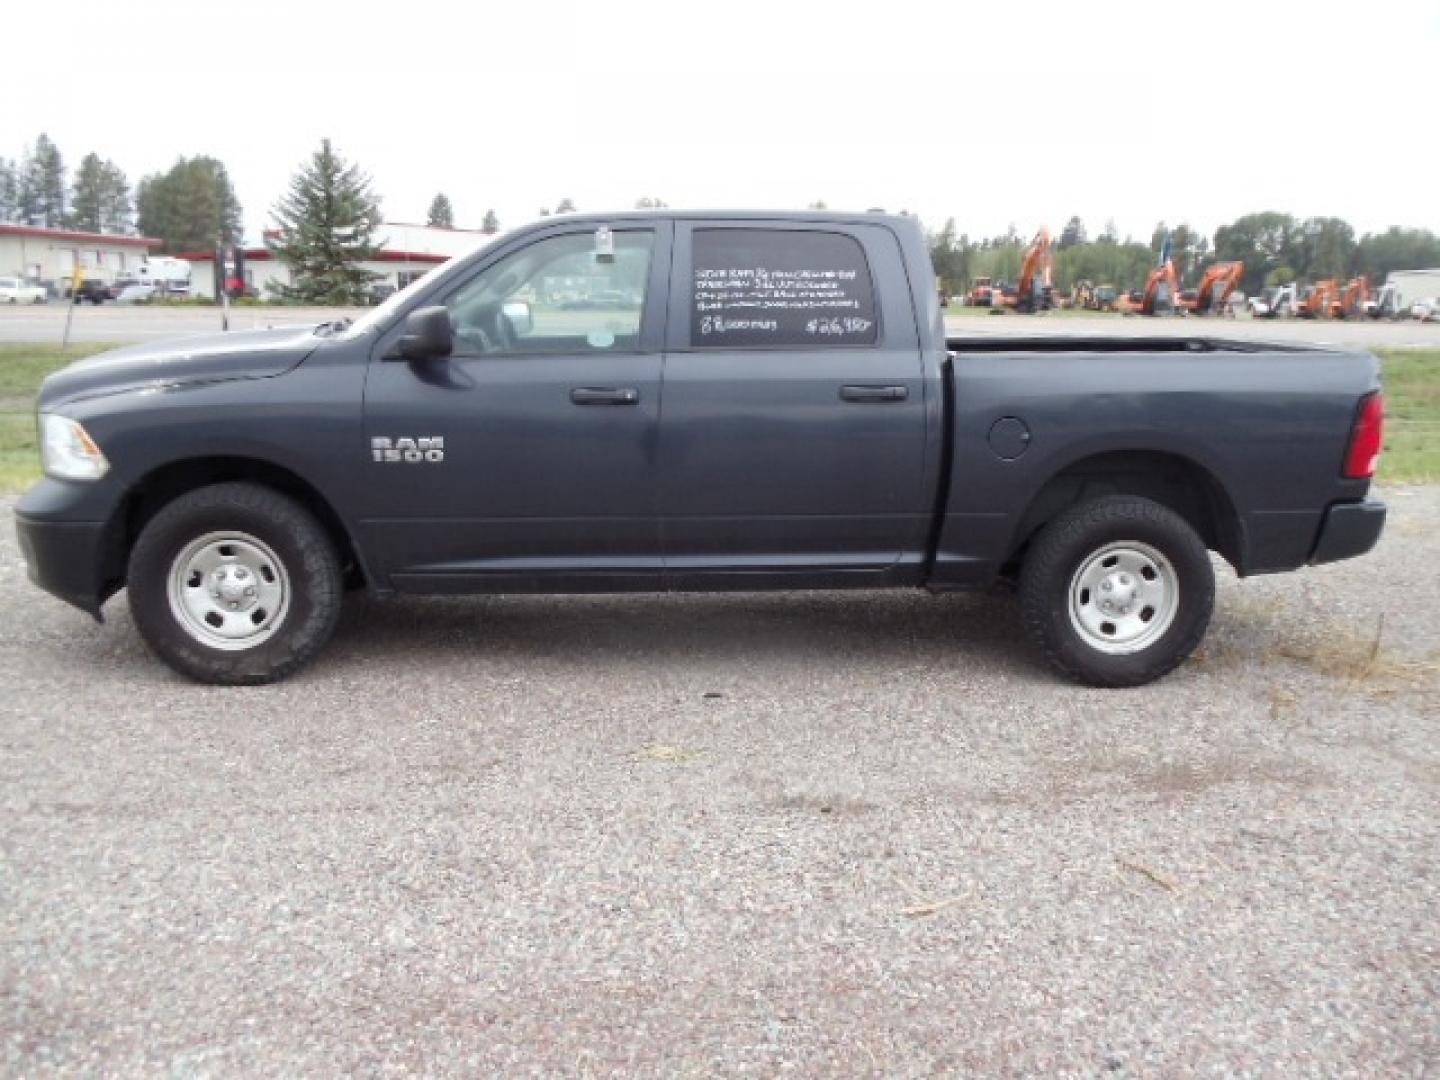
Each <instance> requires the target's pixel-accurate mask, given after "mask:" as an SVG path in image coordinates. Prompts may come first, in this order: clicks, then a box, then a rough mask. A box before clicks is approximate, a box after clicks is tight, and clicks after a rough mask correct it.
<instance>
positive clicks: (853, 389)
mask: <svg viewBox="0 0 1440 1080" xmlns="http://www.w3.org/2000/svg"><path fill="white" fill-rule="evenodd" d="M909 396H910V391H909V390H908V389H907V388H905V387H903V386H842V387H840V400H841V401H856V402H880V401H904V400H905V399H906V398H908V397H909Z"/></svg>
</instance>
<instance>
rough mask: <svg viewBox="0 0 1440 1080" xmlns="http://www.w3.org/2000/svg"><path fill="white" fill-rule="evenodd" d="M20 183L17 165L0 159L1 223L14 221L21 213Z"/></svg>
mask: <svg viewBox="0 0 1440 1080" xmlns="http://www.w3.org/2000/svg"><path fill="white" fill-rule="evenodd" d="M19 202H20V183H19V180H18V178H17V177H16V175H15V163H14V162H12V161H7V160H6V159H5V158H0V221H14V220H15V217H16V215H17V214H18V213H19V212H20V206H19Z"/></svg>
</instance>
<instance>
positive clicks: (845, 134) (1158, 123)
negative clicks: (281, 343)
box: [0, 0, 1440, 240]
mask: <svg viewBox="0 0 1440 1080" xmlns="http://www.w3.org/2000/svg"><path fill="white" fill-rule="evenodd" d="M63 8H64V12H65V15H64V18H63V20H61V21H60V22H57V21H56V19H54V18H52V17H51V16H50V14H49V13H48V9H45V8H43V7H36V6H35V5H34V4H21V5H20V6H19V7H18V8H17V9H16V10H15V11H13V12H11V13H10V15H9V17H7V19H6V20H5V22H6V29H5V33H4V38H5V41H4V42H3V43H0V72H3V75H4V78H3V83H4V100H5V102H6V105H5V106H4V107H3V109H0V154H3V155H4V156H6V157H17V156H19V154H20V152H21V150H22V149H23V147H24V145H25V144H26V143H28V142H29V141H30V140H32V139H33V138H34V136H35V135H36V133H37V132H39V131H41V130H44V131H47V132H48V133H49V134H50V136H51V138H53V139H55V140H56V142H57V143H58V144H59V146H60V149H61V151H62V152H63V153H64V155H65V158H66V162H67V164H68V165H70V166H71V167H72V168H73V166H74V165H75V164H76V163H78V161H79V159H80V158H81V157H82V156H83V155H84V154H85V153H86V152H88V151H90V150H94V151H96V152H97V153H99V154H100V155H101V156H102V157H111V158H113V159H114V160H115V161H116V162H117V163H118V164H119V165H120V166H121V167H122V168H123V169H124V170H125V171H126V172H127V173H128V174H129V176H130V179H131V181H132V183H133V182H135V181H137V180H138V179H139V178H140V176H141V175H143V174H145V173H147V172H151V171H155V170H159V169H162V168H165V167H167V166H168V165H170V164H171V163H172V162H173V161H174V159H175V157H176V156H177V155H180V154H185V155H191V154H198V153H206V154H211V155H214V156H215V157H218V158H220V159H221V160H222V161H224V162H225V164H226V166H227V167H228V168H229V170H230V173H231V176H232V178H233V179H234V182H235V185H236V188H237V191H238V194H239V197H240V200H241V202H242V203H243V204H244V207H245V219H246V229H247V233H248V234H250V235H252V237H253V236H257V235H258V233H259V230H260V229H261V228H262V227H264V226H265V225H266V224H268V217H269V209H270V207H271V206H272V204H273V203H274V202H275V200H276V199H277V198H278V197H279V195H280V194H281V193H282V191H283V190H284V188H285V185H286V184H287V182H288V179H289V177H290V175H291V173H292V172H293V171H294V170H295V168H296V167H297V166H298V165H299V164H300V163H301V162H302V161H303V160H304V159H305V158H306V157H307V156H308V154H309V153H310V152H311V151H312V150H313V149H314V148H315V146H316V145H317V144H318V142H319V139H320V138H321V136H322V135H329V136H330V137H331V138H332V139H333V140H334V141H335V144H336V146H337V148H338V149H339V150H340V151H341V153H343V154H344V155H345V156H346V157H348V158H349V159H350V160H352V161H355V162H357V163H359V164H360V165H361V166H362V167H363V168H364V169H366V170H367V171H368V172H369V173H370V174H371V175H372V177H373V178H374V181H375V187H376V190H377V192H378V193H379V194H380V195H381V197H382V200H383V201H382V207H383V210H384V212H385V215H386V217H387V218H389V219H391V220H394V221H420V220H423V219H424V214H425V210H426V208H427V206H428V204H429V201H430V198H431V197H432V196H433V195H434V194H435V192H436V191H441V190H443V191H445V192H446V193H447V194H448V195H449V196H450V198H451V199H452V201H453V202H454V204H455V210H456V224H457V225H461V226H467V227H474V226H478V225H479V223H480V219H481V216H482V215H483V214H484V211H485V209H486V208H487V207H494V208H495V209H496V211H497V212H498V213H499V215H500V218H501V222H502V224H503V225H505V226H506V227H507V228H508V227H510V226H514V225H518V224H521V223H522V222H524V221H527V220H530V219H531V218H533V217H534V216H535V215H536V214H537V212H538V210H539V208H540V207H541V206H549V207H553V206H554V205H555V204H556V203H557V202H559V201H560V199H562V198H564V197H566V196H568V197H570V198H572V199H574V200H575V202H576V203H577V204H578V206H579V207H580V209H582V210H596V209H612V208H620V209H625V208H629V207H631V206H632V205H633V203H634V201H635V199H636V198H638V197H639V196H641V195H658V196H660V197H662V198H664V199H665V200H666V201H667V202H668V203H669V204H670V205H672V206H696V207H699V206H710V207H782V208H783V207H801V206H804V205H805V204H807V203H809V202H811V201H813V200H815V199H824V200H825V201H826V203H827V204H828V205H829V206H831V207H832V208H850V209H864V208H868V207H872V206H880V207H885V208H886V209H889V210H899V209H902V208H904V209H909V210H911V211H914V212H918V213H919V214H920V215H921V216H922V217H923V218H924V219H925V221H926V223H927V224H929V225H939V224H941V223H942V222H943V220H944V219H945V218H946V217H950V216H953V217H955V218H956V221H957V225H958V227H959V229H960V230H961V231H963V232H969V233H970V234H971V235H972V236H979V235H988V234H993V233H999V232H1003V231H1004V230H1005V228H1006V227H1007V226H1008V225H1009V224H1010V223H1012V222H1013V223H1014V224H1015V226H1016V228H1017V229H1018V230H1019V231H1020V232H1021V233H1022V234H1024V235H1027V236H1028V235H1029V234H1031V233H1033V232H1034V230H1035V229H1036V227H1037V226H1039V225H1041V224H1047V225H1049V227H1050V228H1051V229H1052V230H1057V231H1058V230H1059V228H1060V227H1061V226H1062V225H1063V224H1064V222H1065V221H1066V219H1067V218H1068V217H1069V216H1070V215H1071V214H1077V213H1078V214H1079V215H1081V217H1082V218H1084V220H1085V222H1086V225H1087V226H1088V228H1089V230H1090V232H1091V234H1092V235H1094V234H1095V233H1098V232H1099V231H1100V229H1101V227H1102V226H1103V224H1104V222H1105V220H1106V219H1107V218H1113V219H1114V220H1115V221H1116V222H1117V224H1118V225H1119V228H1120V231H1121V233H1122V235H1123V234H1125V233H1133V234H1134V235H1135V236H1136V237H1137V238H1143V239H1147V240H1148V238H1149V234H1150V230H1151V228H1152V227H1153V225H1154V224H1155V222H1156V221H1158V220H1161V219H1163V220H1166V221H1168V222H1169V223H1171V224H1172V225H1173V224H1176V223H1178V222H1180V221H1181V220H1188V221H1189V222H1190V224H1191V225H1192V226H1193V227H1196V228H1199V229H1201V230H1204V231H1206V232H1210V231H1212V230H1213V229H1214V228H1215V226H1216V225H1218V224H1223V223H1224V222H1226V221H1229V220H1230V219H1232V218H1234V217H1236V216H1238V215H1239V214H1242V213H1246V212H1248V211H1252V210H1263V209H1278V210H1284V211H1288V212H1291V213H1294V214H1297V215H1300V216H1309V215H1312V214H1335V215H1338V216H1341V217H1344V218H1347V219H1348V220H1350V221H1351V222H1352V223H1353V224H1354V225H1355V226H1356V228H1357V229H1358V230H1360V231H1362V232H1363V231H1368V230H1375V229H1382V228H1385V227H1387V226H1389V225H1391V224H1398V225H1410V226H1424V227H1428V228H1431V229H1436V230H1437V231H1440V198H1437V192H1440V183H1437V169H1436V166H1437V164H1440V125H1437V120H1440V109H1437V105H1440V100H1437V99H1440V93H1437V90H1440V63H1437V62H1440V2H1437V0H1372V2H1370V3H1367V4H1363V5H1357V4H1354V3H1328V2H1312V3H1309V4H1295V3H1278V4H1277V3H1246V2H1230V0H1218V2H1210V3H1154V2H1153V0H1151V2H1147V0H1129V2H1121V3H1117V4H1103V3H1102V4H1094V3H1084V2H1075V0H1065V2H1063V3H1052V2H1049V0H1018V2H1015V0H1010V2H1006V0H1001V2H999V3H994V2H990V3H985V4H970V3H964V2H959V3H957V2H954V0H951V2H949V3H938V2H937V3H924V4H920V3H912V2H910V0H887V2H884V3H874V4H860V3H856V2H854V0H848V2H842V0H832V2H829V3H808V2H792V0H766V2H763V3H755V2H751V0H722V2H709V3H698V2H687V0H665V2H650V0H635V2H625V0H609V2H603V0H602V2H596V0H589V2H582V3H572V2H570V0H543V2H540V3H533V2H532V3H517V4H493V3H485V2H483V0H472V2H469V3H457V4H443V3H434V2H429V0H410V2H407V3H399V4H397V3H383V4H382V3H375V2H366V0H354V2H351V3H347V4H344V5H341V4H322V3H314V2H310V0H287V2H284V3H276V2H271V0H232V2H230V3H224V4H219V3H209V2H206V3H198V2H193V0H192V2H191V3H186V4H168V5H161V4H147V3H129V4H122V3H116V2H115V0H104V2H93V0H83V2H79V3H77V2H76V0H70V2H69V3H67V4H65V5H63ZM27 19H30V20H33V21H32V22H31V23H30V25H26V20H27ZM61 22H63V28H62V27H61ZM207 84H208V90H209V92H208V93H207ZM21 103H23V107H22V106H21Z"/></svg>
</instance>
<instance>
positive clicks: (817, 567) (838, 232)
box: [660, 221, 930, 588]
mask: <svg viewBox="0 0 1440 1080" xmlns="http://www.w3.org/2000/svg"><path fill="white" fill-rule="evenodd" d="M924 394H925V381H924V378H923V366H922V357H921V353H920V346H919V340H918V336H917V333H916V323H915V312H914V306H913V303H912V301H911V297H910V293H909V288H908V283H907V279H906V275H905V268H904V262H903V259H902V255H901V249H900V246H899V243H898V242H897V240H896V238H895V236H894V234H893V233H892V232H891V231H890V230H889V229H887V228H885V227H884V226H883V225H879V224H876V225H868V224H842V223H830V222H825V223H823V224H821V223H810V224H798V223H793V222H773V221H770V222H767V221H748V222H747V221H723V222H683V221H682V222H677V224H676V232H675V255H674V259H673V267H672V272H671V284H670V307H669V318H668V322H667V330H666V350H665V364H664V389H663V396H664V408H663V410H662V415H661V421H660V461H661V476H660V507H661V519H662V540H663V547H664V552H665V564H666V572H667V578H668V581H669V583H670V585H671V587H674V588H717V587H744V586H745V585H747V584H755V585H757V586H760V585H772V586H773V585H774V584H777V583H778V582H777V580H776V579H779V581H781V582H783V583H785V584H793V585H796V586H804V585H822V584H824V585H842V584H855V585H864V584H878V583H880V582H881V581H882V580H884V579H885V578H887V577H895V576H897V575H900V574H903V573H904V572H905V571H906V569H907V568H910V569H911V570H912V571H913V568H914V567H917V566H918V564H919V562H920V559H921V555H922V552H923V549H924V538H925V536H926V533H927V529H928V526H929V514H930V508H929V506H928V505H927V502H926V499H925V497H924V493H923V473H924V452H925V425H926V409H925V401H924Z"/></svg>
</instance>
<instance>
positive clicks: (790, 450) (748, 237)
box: [15, 211, 1385, 686]
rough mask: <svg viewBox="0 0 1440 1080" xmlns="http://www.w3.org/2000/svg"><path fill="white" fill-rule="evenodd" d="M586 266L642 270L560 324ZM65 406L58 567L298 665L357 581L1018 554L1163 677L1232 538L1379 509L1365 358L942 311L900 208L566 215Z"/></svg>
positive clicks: (720, 574) (618, 580) (949, 580)
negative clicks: (1048, 329) (544, 307)
mask: <svg viewBox="0 0 1440 1080" xmlns="http://www.w3.org/2000/svg"><path fill="white" fill-rule="evenodd" d="M582 272H583V273H582ZM558 277H564V278H567V279H572V280H574V279H580V278H583V281H584V284H583V289H584V290H585V291H587V292H588V293H589V294H591V295H603V294H605V293H608V292H620V293H625V294H628V295H635V296H636V298H637V299H638V300H640V301H642V302H641V303H640V304H639V305H638V306H637V307H636V308H635V309H634V318H633V320H631V319H627V318H622V317H619V316H617V313H616V312H614V311H610V310H604V311H597V312H595V313H594V317H593V319H591V320H587V319H585V318H580V317H576V318H571V319H565V320H553V319H541V320H532V319H531V318H530V310H529V304H528V303H527V302H526V299H525V298H526V297H530V296H538V295H543V294H544V292H545V289H546V285H547V283H548V282H551V281H553V280H555V279H556V278H558ZM636 290H638V293H637V292H636ZM542 360H543V362H541V361H542ZM662 400H663V404H664V407H663V409H662V408H661V403H662ZM39 413H40V418H39V423H40V430H41V440H40V441H41V445H42V458H43V463H44V467H45V473H46V478H45V479H43V480H41V481H40V482H39V483H38V484H37V485H36V486H34V487H32V488H31V489H30V490H29V491H28V492H27V493H26V494H25V495H24V496H23V497H22V498H21V500H20V502H19V503H18V505H17V506H16V508H15V520H16V525H17V529H18V532H19V538H20V548H21V551H22V553H23V555H24V558H25V561H26V563H27V565H28V567H29V573H30V575H31V577H32V578H33V579H34V581H35V582H36V583H37V584H38V585H40V586H41V587H42V588H44V589H47V590H48V591H50V592H51V593H53V594H54V595H56V596H58V597H60V598H61V599H63V600H66V601H68V602H69V603H71V604H73V605H75V606H76V607H79V608H80V609H82V610H84V611H86V612H89V613H91V614H92V615H95V616H96V617H97V618H98V617H99V615H100V612H101V607H102V605H103V604H104V603H105V601H106V599H107V598H108V597H109V596H110V595H111V594H113V593H114V592H115V591H117V590H118V589H120V588H126V589H128V591H129V607H130V611H131V612H132V614H133V618H134V621H135V624H136V626H137V627H138V629H139V631H140V633H141V635H142V636H143V637H144V638H145V640H146V641H147V642H148V643H149V645H150V646H151V648H152V649H153V650H154V651H155V652H156V653H157V654H158V655H159V656H160V657H161V658H162V659H163V660H165V661H166V662H167V663H169V664H170V665H172V666H173V667H174V668H175V669H176V670H178V671H180V672H183V673H184V674H186V675H188V676H190V677H191V678H194V679H199V680H202V681H206V682H214V683H229V684H242V683H262V682H269V681H273V680H275V679H279V678H282V677H284V676H286V675H288V674H290V673H291V672H293V671H294V670H296V669H297V668H298V667H300V666H301V665H302V664H304V663H305V662H306V661H308V660H309V659H310V658H311V657H313V656H314V655H315V654H316V653H317V652H318V651H319V650H320V648H321V647H322V646H323V645H324V643H325V641H326V640H327V639H328V638H329V637H330V635H331V632H332V631H333V630H334V628H335V625H336V621H337V619H338V616H339V612H340V605H341V599H342V596H343V593H344V588H345V586H346V585H347V584H348V585H354V586H363V587H365V588H367V589H369V590H370V591H371V592H372V593H375V594H380V595H385V594H391V593H423V594H435V593H505V592H596V591H609V592H623V591H639V590H678V591H697V590H729V589H750V590H757V589H813V588H856V587H864V588H880V587H909V588H922V589H926V590H929V591H932V592H943V591H948V590H954V589H975V588H987V587H989V586H991V585H993V584H994V583H995V582H996V581H997V580H1000V579H1009V580H1013V581H1014V582H1016V584H1017V588H1018V593H1019V603H1020V617H1021V621H1022V623H1023V625H1024V626H1025V628H1026V631H1027V632H1028V634H1029V635H1030V637H1031V638H1032V639H1033V640H1034V642H1035V644H1036V648H1037V651H1038V652H1039V653H1040V654H1042V655H1043V656H1044V657H1045V658H1046V659H1047V660H1048V661H1049V662H1050V663H1051V664H1052V665H1053V666H1054V667H1055V668H1057V669H1058V670H1059V671H1061V672H1063V673H1065V674H1066V675H1068V676H1070V677H1071V678H1074V679H1077V680H1079V681H1082V682H1085V683H1090V684H1094V685H1100V686H1134V685H1138V684H1141V683H1145V682H1148V681H1150V680H1152V679H1155V678H1158V677H1159V676H1162V675H1164V674H1165V673H1166V672H1168V671H1170V670H1172V669H1173V668H1174V667H1175V666H1176V665H1178V664H1179V663H1181V662H1182V661H1183V660H1184V659H1185V658H1186V657H1187V656H1188V655H1189V654H1190V653H1191V651H1192V650H1194V649H1195V647H1196V646H1197V645H1198V644H1199V642H1200V640H1201V638H1202V637H1203V635H1204V633H1205V630H1206V627H1207V625H1208V623H1209V620H1210V615H1211V608H1212V605H1213V601H1214V595H1215V581H1214V572H1213V569H1212V563H1211V557H1210V553H1211V552H1217V553H1218V554H1219V555H1220V556H1222V557H1223V558H1224V559H1225V560H1226V561H1227V562H1229V563H1230V565H1231V566H1233V567H1234V568H1235V570H1236V571H1237V572H1238V573H1239V574H1240V575H1241V576H1242V577H1244V576H1249V575H1252V574H1268V573H1275V572H1278V571H1285V570H1295V569H1299V568H1300V567H1304V566H1307V565H1314V564H1317V563H1328V562H1333V561H1335V560H1337V559H1346V558H1350V557H1352V556H1356V555H1361V554H1363V553H1365V552H1367V551H1369V550H1370V548H1371V547H1372V546H1373V545H1374V544H1375V542H1376V540H1377V539H1378V537H1379V535H1380V532H1381V529H1382V527H1383V525H1384V521H1385V506H1384V504H1382V503H1380V502H1377V501H1374V500H1372V499H1370V497H1369V489H1370V482H1371V478H1372V477H1373V475H1374V473H1375V464H1376V460H1377V458H1378V455H1379V452H1380V446H1381V441H1382V426H1383V415H1384V403H1383V400H1382V398H1381V395H1380V367H1379V363H1378V362H1377V361H1376V359H1375V358H1374V357H1373V356H1371V355H1369V354H1367V353H1364V352H1354V351H1332V350H1328V349H1320V348H1302V347H1297V346H1294V345H1284V346H1280V345H1265V344H1256V343H1254V342H1235V343H1229V342H1225V341H1223V340H1219V339H1216V338H1214V337H1212V336H1209V335H1208V334H1207V335H1206V336H1203V337H1175V338H1168V337H1167V338H1163V339H1162V338H1145V339H1130V338H1125V337H1115V338H1107V337H1104V336H1100V335H1087V336H1086V337H1085V338H1084V340H1075V339H1066V338H1045V337H1027V338H1024V339H1013V340H1007V339H1005V338H1003V337H997V336H995V335H984V334H980V335H974V336H968V337H964V336H962V337H952V338H948V339H947V338H946V336H945V328H944V322H943V320H942V318H941V312H940V307H939V304H938V302H937V300H936V287H935V277H934V273H933V272H932V270H931V264H930V256H929V252H928V250H927V248H926V242H925V236H924V234H923V233H922V232H921V229H920V227H919V225H918V224H917V223H916V221H915V220H914V219H913V218H909V217H900V216H889V215H880V214H839V213H832V214H820V213H808V214H805V215H804V216H803V217H797V216H794V215H787V214H783V213H773V214H762V213H735V214H728V215H727V214H703V215H702V214H687V213H683V212H679V211H651V212H643V213H632V214H618V215H614V216H608V217H607V216H598V215H578V214H577V215H568V214H567V215H565V216H564V217H563V218H561V219H557V220H553V221H546V222H542V223H538V224H536V225H534V226H532V227H530V228H528V229H523V230H519V231H517V232H515V233H512V234H510V235H509V236H507V237H506V238H505V239H504V240H502V241H499V242H497V243H495V244H493V245H491V246H489V247H486V248H482V249H480V250H478V251H476V252H474V253H472V254H470V255H466V256H462V257H460V258H457V259H453V260H451V261H450V262H449V263H447V264H446V265H445V266H443V267H441V268H439V269H437V270H435V271H433V272H432V273H430V274H428V275H427V276H426V277H425V278H424V279H423V280H422V281H420V282H418V283H416V284H415V285H413V286H412V287H411V288H409V289H407V290H405V291H404V292H401V293H397V294H396V295H395V296H393V297H391V298H390V299H389V300H388V301H386V302H385V303H384V304H382V305H381V306H380V307H378V308H375V309H373V310H371V311H370V312H368V313H366V314H365V315H364V316H362V317H361V318H360V319H358V320H356V321H355V322H353V323H351V322H350V321H349V320H340V321H338V322H328V321H327V322H325V323H322V324H320V325H319V326H317V327H314V328H295V327H287V328H278V329H273V330H261V331H252V332H244V333H231V334H224V335H219V336H215V337H209V338H196V339H190V340H180V341H171V342H156V343H151V344H147V345H139V346H132V347H130V348H126V349H121V350H118V351H115V352H110V353H104V354H100V355H98V356H95V357H92V358H89V359H86V360H82V361H79V362H77V363H75V364H72V365H70V366H69V367H67V368H65V369H63V370H61V371H59V372H57V373H55V374H53V375H51V376H50V377H49V378H47V379H46V380H45V382H44V384H43V386H42V387H41V390H40V396H39ZM1277 416H1283V418H1284V422H1283V423H1277V422H1276V417H1277Z"/></svg>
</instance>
